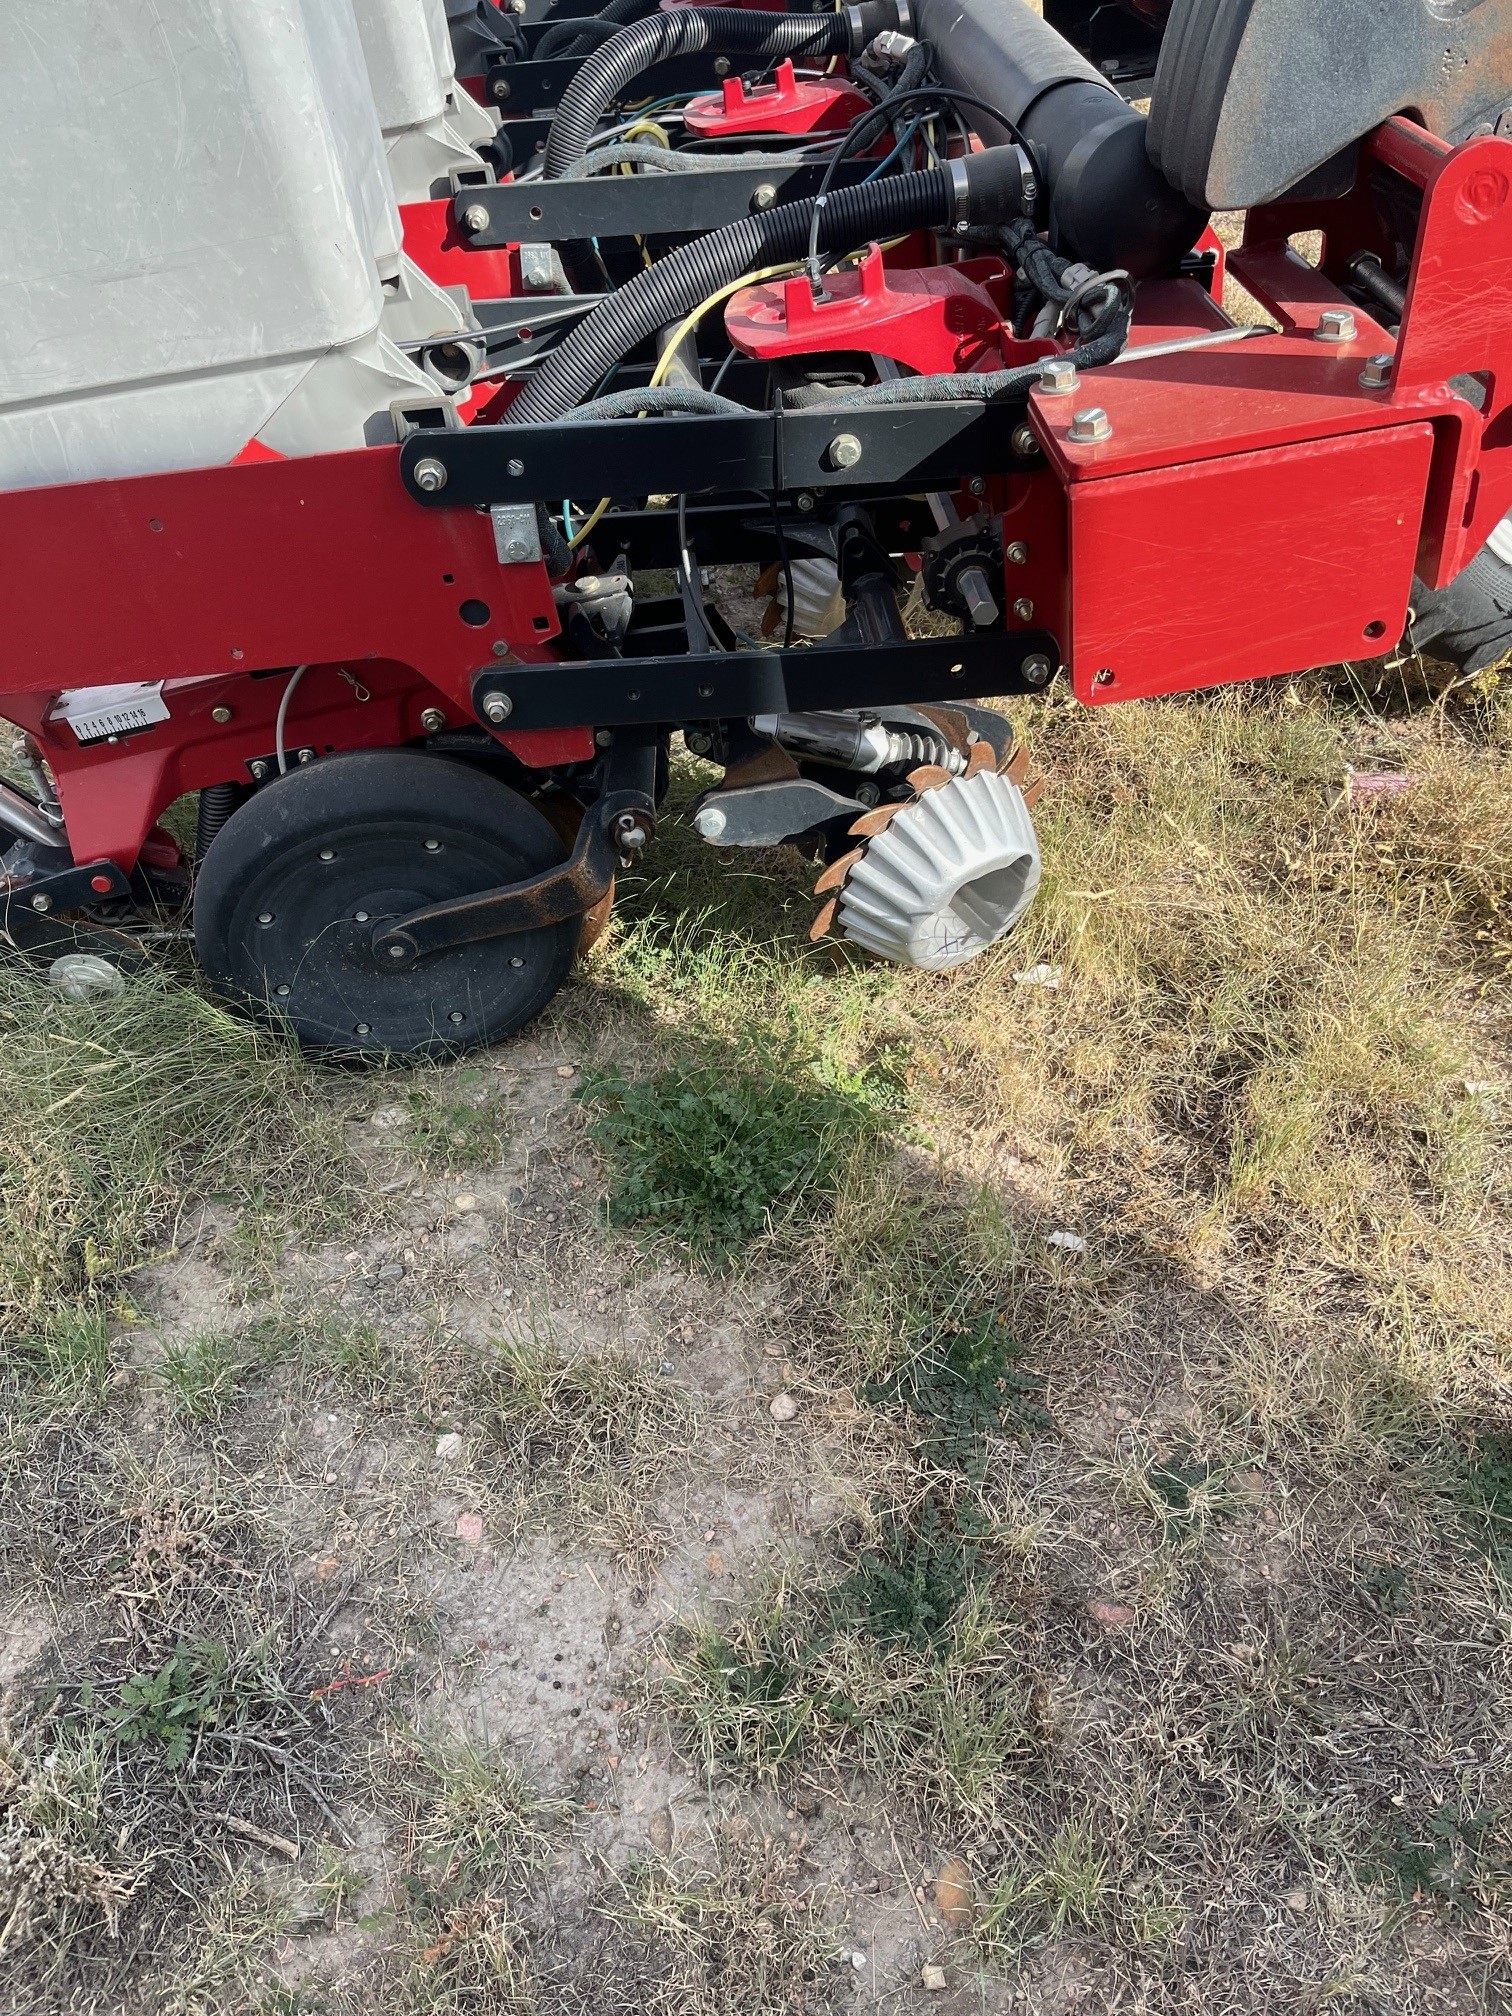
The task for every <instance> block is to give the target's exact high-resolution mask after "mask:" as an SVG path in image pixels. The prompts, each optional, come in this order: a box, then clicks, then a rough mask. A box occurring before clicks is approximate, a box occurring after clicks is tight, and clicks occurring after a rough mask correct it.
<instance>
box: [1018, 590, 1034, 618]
mask: <svg viewBox="0 0 1512 2016" xmlns="http://www.w3.org/2000/svg"><path fill="white" fill-rule="evenodd" d="M1013 613H1014V615H1015V616H1016V617H1017V618H1018V620H1019V621H1020V623H1032V622H1033V621H1034V604H1033V603H1032V602H1031V601H1030V600H1029V597H1028V596H1027V595H1020V597H1019V599H1018V600H1017V602H1015V603H1014V605H1013Z"/></svg>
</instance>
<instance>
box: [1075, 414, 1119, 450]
mask: <svg viewBox="0 0 1512 2016" xmlns="http://www.w3.org/2000/svg"><path fill="white" fill-rule="evenodd" d="M1070 438H1071V439H1072V440H1073V441H1077V442H1089V441H1111V440H1112V439H1113V422H1112V421H1111V420H1110V419H1109V418H1108V416H1107V414H1106V413H1105V412H1104V411H1103V409H1102V407H1101V406H1084V407H1083V408H1082V410H1081V412H1080V413H1078V414H1076V415H1075V417H1074V418H1073V419H1072V422H1071V430H1070Z"/></svg>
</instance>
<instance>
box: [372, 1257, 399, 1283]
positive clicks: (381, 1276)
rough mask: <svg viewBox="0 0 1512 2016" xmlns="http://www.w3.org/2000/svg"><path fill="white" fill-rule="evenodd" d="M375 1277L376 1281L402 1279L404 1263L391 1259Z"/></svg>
mask: <svg viewBox="0 0 1512 2016" xmlns="http://www.w3.org/2000/svg"><path fill="white" fill-rule="evenodd" d="M373 1278H374V1280H375V1281H402V1280H403V1279H404V1266H403V1263H402V1262H401V1261H398V1260H390V1261H389V1262H388V1263H387V1264H386V1265H385V1266H382V1267H380V1268H379V1269H378V1272H377V1273H376V1274H375V1275H374V1277H373Z"/></svg>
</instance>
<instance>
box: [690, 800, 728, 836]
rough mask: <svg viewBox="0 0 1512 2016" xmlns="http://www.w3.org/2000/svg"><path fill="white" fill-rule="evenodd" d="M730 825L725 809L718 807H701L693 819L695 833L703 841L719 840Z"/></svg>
mask: <svg viewBox="0 0 1512 2016" xmlns="http://www.w3.org/2000/svg"><path fill="white" fill-rule="evenodd" d="M729 823H730V822H729V820H728V819H727V818H726V816H725V813H724V810H723V808H722V807H721V806H718V805H704V806H701V807H700V809H699V810H698V812H697V813H696V814H695V815H694V819H693V827H694V831H695V832H696V833H697V834H698V837H699V838H700V839H701V840H717V839H718V838H719V837H720V835H721V834H722V833H723V832H724V830H725V828H726V826H728V825H729Z"/></svg>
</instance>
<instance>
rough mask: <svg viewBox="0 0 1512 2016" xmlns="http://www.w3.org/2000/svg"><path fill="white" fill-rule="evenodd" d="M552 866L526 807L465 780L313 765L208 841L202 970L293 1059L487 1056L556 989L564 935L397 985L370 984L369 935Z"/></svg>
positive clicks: (198, 936) (556, 844) (567, 948)
mask: <svg viewBox="0 0 1512 2016" xmlns="http://www.w3.org/2000/svg"><path fill="white" fill-rule="evenodd" d="M565 856H566V850H565V849H564V847H563V845H562V842H561V840H560V838H559V837H558V835H557V834H556V833H555V832H553V830H552V828H551V826H550V825H549V824H548V823H547V821H546V819H545V818H544V817H543V816H542V814H541V813H540V812H539V811H537V809H536V807H535V806H534V805H532V804H531V803H530V802H529V800H528V799H526V798H522V797H521V796H520V794H519V793H518V792H517V791H512V790H511V789H510V788H509V786H508V785H506V784H501V783H499V782H498V780H497V779H496V778H493V777H488V776H484V775H482V774H481V773H480V772H479V771H477V770H475V769H473V768H470V767H469V766H468V765H466V764H463V763H453V762H449V761H448V760H447V759H446V758H445V757H442V756H430V755H426V754H424V753H422V752H420V751H416V750H405V749H387V750H370V751H363V752H361V753H360V754H354V755H349V756H332V757H327V758H326V759H325V761H324V762H320V763H313V764H310V765H308V766H307V767H306V768H303V769H300V770H294V771H291V772H290V773H289V775H288V776H287V777H280V778H279V779H278V780H277V782H276V783H273V784H269V785H267V786H265V787H264V789H263V790H261V791H259V792H257V793H256V794H255V795H254V796H253V797H252V798H251V799H249V800H248V802H247V803H246V804H245V805H242V806H240V807H239V808H238V810H237V811H236V812H234V813H233V814H232V816H231V818H230V819H228V820H227V822H226V824H225V825H224V826H223V827H222V828H221V830H220V832H219V833H218V834H217V835H216V836H215V839H214V840H213V842H212V843H211V845H210V848H209V851H208V852H207V854H206V856H205V859H204V861H203V863H202V864H201V866H200V871H199V876H198V879H197V882H196V885H195V891H194V937H195V944H196V947H197V949H198V952H199V957H200V963H201V964H202V966H203V967H204V969H205V972H206V973H207V974H208V976H209V978H210V980H211V981H212V983H213V984H214V985H215V987H216V988H217V989H218V990H219V991H220V992H221V993H223V994H225V995H227V996H228V997H229V998H231V999H232V1000H233V1001H236V1002H237V1003H239V1004H242V1005H244V1006H246V1007H248V1008H250V1010H251V1011H252V1012H253V1013H254V1014H256V1015H257V1016H259V1017H260V1018H261V1019H263V1020H266V1021H276V1022H283V1023H287V1025H288V1026H289V1027H290V1028H291V1029H292V1030H293V1031H294V1033H295V1035H296V1036H297V1037H298V1038H299V1041H300V1042H301V1043H302V1044H303V1045H304V1046H305V1047H306V1048H307V1049H311V1050H324V1051H335V1052H338V1053H342V1054H344V1055H348V1056H383V1055H390V1056H408V1057H435V1056H441V1055H446V1054H448V1053H451V1052H455V1051H458V1050H468V1049H472V1048H474V1047H475V1046H476V1045H478V1044H480V1043H490V1042H496V1041H497V1040H498V1039H499V1038H501V1037H504V1036H510V1035H513V1033H514V1032H515V1030H517V1029H519V1028H522V1027H523V1026H524V1024H525V1023H527V1022H528V1021H530V1019H531V1018H532V1016H534V1015H538V1014H539V1013H540V1011H541V1010H542V1009H543V1008H544V1007H545V1006H546V1003H547V1002H548V1001H549V1000H550V999H551V997H552V996H553V995H554V994H555V993H556V991H557V989H558V988H559V987H560V986H561V984H562V981H563V979H564V978H565V976H566V973H567V969H568V967H569V966H570V965H571V963H572V957H573V954H574V952H575V951H576V949H577V943H578V938H579V935H580V931H581V924H580V921H579V919H577V918H576V917H571V918H568V919H567V920H566V922H565V923H561V924H553V925H548V926H544V927H543V928H541V929H539V930H535V931H520V932H515V933H513V934H512V935H510V936H509V937H507V938H494V939H489V940H486V941H484V942H482V943H480V944H476V945H460V946H457V947H455V948H454V949H453V950H451V951H446V952H438V953H434V954H432V955H431V956H430V957H428V958H425V959H422V960H421V961H420V962H419V964H418V965H417V966H413V967H410V968H408V969H407V970H406V971H404V972H402V973H398V974H396V973H391V972H384V971H382V970H381V969H380V967H379V964H378V961H377V960H376V959H375V957H374V955H373V951H372V940H373V934H374V931H375V929H376V928H377V927H378V926H379V925H380V924H381V923H382V922H383V921H384V920H385V919H387V918H392V917H402V916H404V915H406V913H408V912H409V911H411V910H417V909H420V908H421V907H422V906H423V905H426V904H429V903H436V902H440V901H441V900H443V899H445V898H448V897H454V896H466V895H472V894H476V893H477V892H479V891H481V890H484V889H493V888H497V887H499V886H500V885H501V884H503V883H509V882H519V881H523V880H525V879H526V878H527V877H528V876H531V875H538V874H540V873H541V872H542V871H543V870H544V869H547V868H553V867H555V866H556V865H557V864H558V863H559V862H561V861H562V860H564V859H565Z"/></svg>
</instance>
